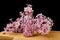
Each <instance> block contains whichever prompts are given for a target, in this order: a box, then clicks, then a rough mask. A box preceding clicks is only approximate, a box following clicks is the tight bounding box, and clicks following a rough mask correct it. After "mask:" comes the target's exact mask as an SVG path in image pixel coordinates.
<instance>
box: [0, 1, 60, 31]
mask: <svg viewBox="0 0 60 40" xmlns="http://www.w3.org/2000/svg"><path fill="white" fill-rule="evenodd" d="M0 2H1V3H0V31H3V28H4V27H5V26H6V24H7V23H9V19H10V18H13V21H15V19H16V18H17V17H19V12H20V11H23V8H24V7H26V4H31V5H33V9H34V14H33V15H34V16H36V15H37V14H38V13H41V12H42V13H43V14H44V15H46V16H47V17H50V18H52V20H53V21H54V26H53V27H52V30H57V31H60V25H59V24H60V15H59V10H58V9H59V6H58V5H59V2H58V3H57V1H48V0H15V1H6V0H5V1H0ZM57 4H58V5H57Z"/></svg>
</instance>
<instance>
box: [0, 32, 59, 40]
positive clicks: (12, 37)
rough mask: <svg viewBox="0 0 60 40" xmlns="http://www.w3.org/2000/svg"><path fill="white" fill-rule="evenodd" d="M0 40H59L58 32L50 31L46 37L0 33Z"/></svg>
mask: <svg viewBox="0 0 60 40" xmlns="http://www.w3.org/2000/svg"><path fill="white" fill-rule="evenodd" d="M0 40H60V31H51V32H50V33H49V34H48V35H45V36H42V35H39V34H38V35H36V36H33V37H25V36H24V35H23V34H22V33H9V32H5V31H3V32H0Z"/></svg>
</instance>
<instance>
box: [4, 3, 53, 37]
mask: <svg viewBox="0 0 60 40" xmlns="http://www.w3.org/2000/svg"><path fill="white" fill-rule="evenodd" d="M33 11H34V10H33V9H32V5H30V4H29V5H27V7H25V8H24V12H19V15H20V16H21V17H20V18H17V19H16V21H14V22H13V21H12V19H10V21H11V23H9V24H7V25H6V28H4V30H5V31H8V32H17V33H18V32H20V33H23V35H24V36H33V35H34V32H38V33H39V34H41V35H46V34H48V33H49V32H50V31H51V28H52V26H53V20H52V19H51V18H49V17H46V16H45V15H43V14H42V13H40V14H37V15H36V17H35V18H34V17H33V15H32V14H33Z"/></svg>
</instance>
